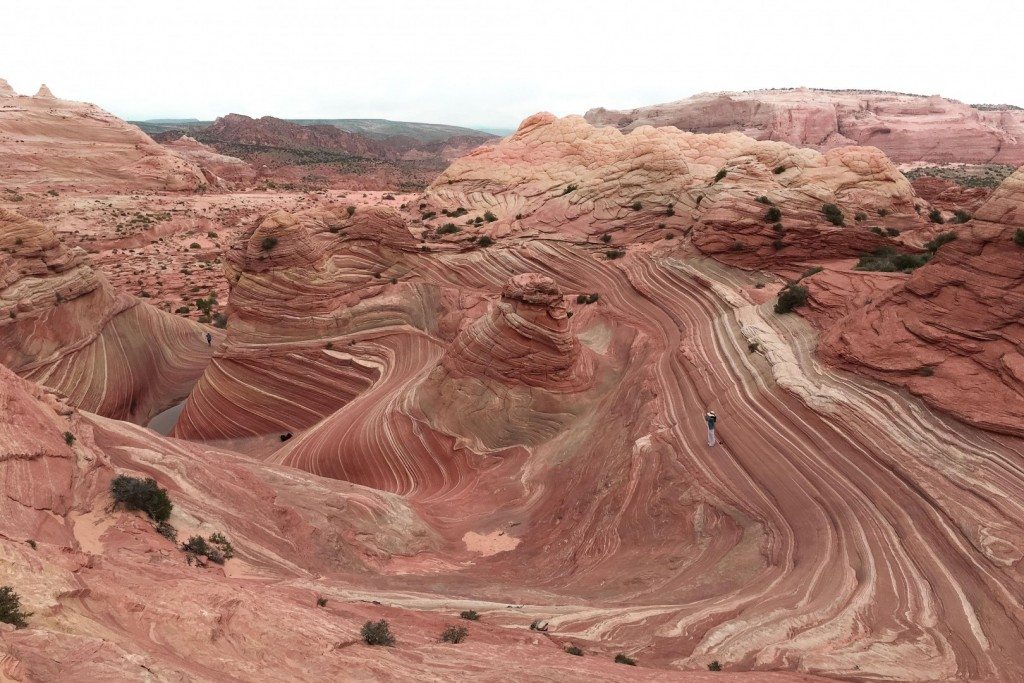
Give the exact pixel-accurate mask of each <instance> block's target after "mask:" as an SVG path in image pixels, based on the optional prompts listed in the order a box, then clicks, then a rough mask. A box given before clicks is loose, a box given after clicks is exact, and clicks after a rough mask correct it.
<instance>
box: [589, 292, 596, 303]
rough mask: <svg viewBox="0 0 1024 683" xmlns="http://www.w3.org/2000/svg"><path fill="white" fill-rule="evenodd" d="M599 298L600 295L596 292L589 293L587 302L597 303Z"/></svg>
mask: <svg viewBox="0 0 1024 683" xmlns="http://www.w3.org/2000/svg"><path fill="white" fill-rule="evenodd" d="M597 299H598V295H597V293H596V292H595V293H594V294H591V295H589V296H588V297H587V303H588V304H595V303H597Z"/></svg>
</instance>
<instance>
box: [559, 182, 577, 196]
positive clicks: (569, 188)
mask: <svg viewBox="0 0 1024 683" xmlns="http://www.w3.org/2000/svg"><path fill="white" fill-rule="evenodd" d="M578 189H580V188H579V186H578V185H566V186H565V189H564V190H562V196H563V197H564V196H565V195H567V194H569V193H570V192H575V191H576V190H578Z"/></svg>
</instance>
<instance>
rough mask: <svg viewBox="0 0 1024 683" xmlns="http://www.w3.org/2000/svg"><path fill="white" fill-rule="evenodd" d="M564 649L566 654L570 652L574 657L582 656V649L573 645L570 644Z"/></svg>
mask: <svg viewBox="0 0 1024 683" xmlns="http://www.w3.org/2000/svg"><path fill="white" fill-rule="evenodd" d="M565 651H566V652H567V653H568V654H571V655H573V656H576V657H582V656H583V650H581V649H579V648H578V647H576V646H575V645H570V646H569V647H567V648H565Z"/></svg>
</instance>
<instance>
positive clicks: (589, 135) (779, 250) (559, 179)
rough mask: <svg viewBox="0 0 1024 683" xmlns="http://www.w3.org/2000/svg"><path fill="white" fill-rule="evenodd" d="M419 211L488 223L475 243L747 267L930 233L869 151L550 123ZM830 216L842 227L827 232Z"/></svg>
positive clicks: (532, 121)
mask: <svg viewBox="0 0 1024 683" xmlns="http://www.w3.org/2000/svg"><path fill="white" fill-rule="evenodd" d="M424 199H425V201H426V203H428V204H429V205H430V206H431V207H432V209H433V210H435V211H437V212H448V213H451V212H457V211H458V208H460V207H461V208H462V209H463V210H464V212H465V211H467V210H468V211H469V213H468V215H467V219H469V220H475V219H476V218H477V217H480V216H486V215H487V212H490V215H489V216H488V218H489V219H493V222H488V223H484V224H483V225H482V226H480V227H479V228H478V229H479V230H480V231H482V232H485V233H488V234H492V235H496V236H502V235H506V234H524V233H525V234H536V233H542V234H544V235H545V236H550V237H552V238H554V239H569V238H574V237H576V236H581V235H582V236H586V237H588V238H593V237H597V236H599V235H602V234H607V235H608V237H609V238H615V244H616V245H617V244H620V243H626V244H630V243H635V242H637V241H650V240H653V239H658V238H661V237H664V236H666V235H667V234H669V233H672V232H676V233H678V232H680V231H682V232H684V233H685V232H689V231H691V230H692V232H693V243H694V244H695V245H696V246H697V247H698V248H700V249H701V250H702V251H704V252H706V253H709V254H712V255H714V256H716V257H717V258H720V259H722V260H724V261H727V262H730V263H735V264H738V265H743V266H747V267H755V266H760V267H765V266H768V265H771V264H778V263H779V262H786V261H803V260H806V259H807V258H808V256H809V255H812V254H813V255H814V256H815V257H817V258H822V257H828V256H831V257H842V256H854V255H856V254H858V253H861V252H863V251H870V250H872V249H874V248H877V247H878V246H880V245H882V244H883V243H884V240H883V239H882V238H881V237H880V236H879V235H877V234H875V233H872V232H871V231H869V230H868V226H869V225H870V226H873V227H879V226H897V225H898V226H899V227H900V228H902V229H904V230H906V229H908V228H909V229H913V228H914V227H921V226H923V225H924V222H923V221H922V219H921V218H920V216H918V215H917V206H916V198H915V196H914V192H913V189H912V188H911V186H910V184H909V183H908V182H907V180H906V178H904V177H903V175H902V174H901V173H900V172H899V171H898V170H897V169H896V168H895V166H893V164H892V163H891V162H890V161H889V160H888V159H887V158H886V157H885V155H884V154H882V153H881V152H880V151H878V150H877V149H874V148H871V147H842V148H838V149H833V150H830V151H829V152H827V153H825V154H821V153H818V152H815V151H813V150H808V149H797V148H795V147H792V146H790V145H788V144H785V143H781V142H759V141H757V140H754V139H752V138H750V137H748V136H746V135H743V134H741V133H722V134H712V135H702V134H693V133H686V132H682V131H679V130H675V129H672V128H651V127H647V126H645V127H640V128H637V129H635V130H633V131H632V132H630V133H628V134H624V133H621V132H619V131H618V130H615V129H613V128H597V127H594V126H591V125H590V124H588V123H587V122H586V121H584V120H583V119H582V118H580V117H572V116H570V117H566V118H562V119H559V118H556V117H554V116H552V115H551V114H537V115H535V116H532V117H530V118H528V119H526V120H525V121H524V122H523V123H522V125H521V126H520V127H519V130H518V131H516V133H515V134H514V135H512V136H510V137H508V138H505V139H504V140H502V141H501V142H500V143H498V144H497V145H494V146H492V147H486V148H481V149H478V150H476V151H474V152H472V153H471V154H469V155H467V156H465V157H462V158H461V159H459V160H457V161H456V162H455V163H453V164H452V165H451V167H450V168H449V169H448V170H447V171H445V173H444V174H442V175H441V176H440V177H439V178H438V179H437V180H436V181H435V182H434V183H433V184H432V185H431V186H430V187H429V188H428V190H427V192H426V194H425V195H424ZM825 204H835V205H837V207H838V208H839V210H840V211H841V212H842V213H843V214H844V215H845V221H846V222H847V223H848V225H847V226H846V227H837V226H834V225H832V224H831V223H829V222H828V221H827V220H826V217H825V215H824V214H823V207H824V205H825ZM861 214H863V219H864V221H866V220H867V219H868V217H870V219H871V221H870V223H869V222H859V218H858V217H859V216H860V215H861ZM883 215H884V216H885V219H884V220H883V217H882V216H883ZM613 246H615V245H613Z"/></svg>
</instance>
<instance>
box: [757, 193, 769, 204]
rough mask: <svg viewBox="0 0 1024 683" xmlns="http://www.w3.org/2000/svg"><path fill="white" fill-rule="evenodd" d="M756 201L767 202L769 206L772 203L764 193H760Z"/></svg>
mask: <svg viewBox="0 0 1024 683" xmlns="http://www.w3.org/2000/svg"><path fill="white" fill-rule="evenodd" d="M757 201H759V202H761V203H762V204H767V205H769V206H771V203H772V200H770V199H768V197H766V196H765V195H761V196H760V197H758V198H757Z"/></svg>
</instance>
